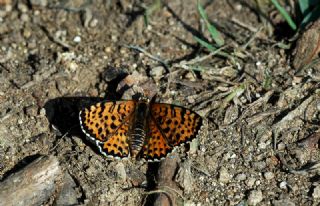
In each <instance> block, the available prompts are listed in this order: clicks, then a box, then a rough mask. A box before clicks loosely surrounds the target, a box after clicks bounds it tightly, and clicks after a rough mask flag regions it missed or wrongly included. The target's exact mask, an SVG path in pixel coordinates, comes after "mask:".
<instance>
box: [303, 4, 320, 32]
mask: <svg viewBox="0 0 320 206" xmlns="http://www.w3.org/2000/svg"><path fill="white" fill-rule="evenodd" d="M319 17H320V5H318V6H317V7H315V8H314V9H313V10H312V11H311V12H309V13H307V14H306V15H305V17H304V18H303V20H302V22H301V27H305V26H306V25H307V24H308V23H309V22H311V21H314V20H316V19H317V18H319Z"/></svg>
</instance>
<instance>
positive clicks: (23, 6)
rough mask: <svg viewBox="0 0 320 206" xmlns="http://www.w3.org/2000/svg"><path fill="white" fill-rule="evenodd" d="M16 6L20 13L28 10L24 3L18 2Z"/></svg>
mask: <svg viewBox="0 0 320 206" xmlns="http://www.w3.org/2000/svg"><path fill="white" fill-rule="evenodd" d="M17 7H18V9H19V10H20V11H21V12H22V13H26V12H27V11H28V7H27V5H25V4H23V3H18V6H17Z"/></svg>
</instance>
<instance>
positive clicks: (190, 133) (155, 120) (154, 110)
mask: <svg viewBox="0 0 320 206" xmlns="http://www.w3.org/2000/svg"><path fill="white" fill-rule="evenodd" d="M149 118H150V120H149V132H148V136H147V141H146V144H145V146H144V148H143V149H144V152H143V156H144V158H146V159H161V158H163V157H165V156H166V155H167V154H168V153H170V152H171V151H172V149H173V147H176V146H179V145H181V144H183V143H186V142H189V141H191V140H192V139H194V138H196V137H197V135H198V133H199V131H200V128H201V126H202V118H201V116H200V115H198V114H197V113H195V112H193V111H191V110H189V109H186V108H184V107H180V106H175V105H170V104H163V103H151V105H150V117H149Z"/></svg>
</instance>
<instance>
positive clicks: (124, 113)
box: [79, 101, 136, 142]
mask: <svg viewBox="0 0 320 206" xmlns="http://www.w3.org/2000/svg"><path fill="white" fill-rule="evenodd" d="M135 105H136V102H135V101H114V102H100V103H97V104H95V105H91V106H90V107H89V108H85V109H84V110H82V111H81V112H80V116H79V118H80V126H81V129H82V131H83V132H84V133H85V134H86V135H87V136H88V137H89V138H90V139H91V140H93V141H98V142H105V141H106V140H108V138H109V137H110V136H112V135H113V134H115V132H116V130H117V129H118V128H119V127H120V126H121V125H122V124H123V123H124V122H125V121H128V119H129V116H130V115H132V113H133V112H134V109H135Z"/></svg>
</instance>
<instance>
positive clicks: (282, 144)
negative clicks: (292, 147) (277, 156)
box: [277, 142, 286, 150]
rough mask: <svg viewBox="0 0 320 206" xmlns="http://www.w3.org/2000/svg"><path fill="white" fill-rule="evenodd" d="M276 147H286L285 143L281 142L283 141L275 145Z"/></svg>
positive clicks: (282, 148) (281, 148) (280, 148)
mask: <svg viewBox="0 0 320 206" xmlns="http://www.w3.org/2000/svg"><path fill="white" fill-rule="evenodd" d="M277 148H278V150H284V149H285V148H286V145H285V144H284V143H283V142H280V143H279V144H278V145H277Z"/></svg>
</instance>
